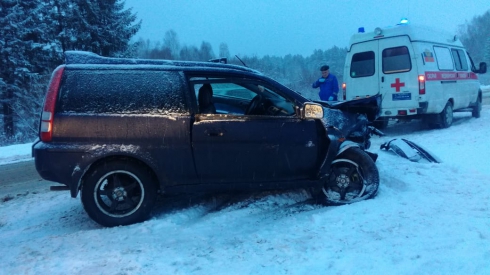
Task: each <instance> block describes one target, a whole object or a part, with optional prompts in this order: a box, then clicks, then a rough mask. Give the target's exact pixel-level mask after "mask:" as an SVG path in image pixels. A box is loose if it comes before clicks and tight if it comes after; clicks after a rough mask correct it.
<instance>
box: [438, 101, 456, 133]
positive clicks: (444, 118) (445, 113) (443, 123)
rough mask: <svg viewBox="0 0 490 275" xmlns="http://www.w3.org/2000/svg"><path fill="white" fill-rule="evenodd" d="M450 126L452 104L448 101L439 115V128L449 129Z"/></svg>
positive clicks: (451, 122)
mask: <svg viewBox="0 0 490 275" xmlns="http://www.w3.org/2000/svg"><path fill="white" fill-rule="evenodd" d="M451 124H453V104H452V103H451V102H449V101H448V102H447V103H446V107H444V110H442V112H441V113H440V114H439V126H440V127H441V128H449V127H450V126H451Z"/></svg>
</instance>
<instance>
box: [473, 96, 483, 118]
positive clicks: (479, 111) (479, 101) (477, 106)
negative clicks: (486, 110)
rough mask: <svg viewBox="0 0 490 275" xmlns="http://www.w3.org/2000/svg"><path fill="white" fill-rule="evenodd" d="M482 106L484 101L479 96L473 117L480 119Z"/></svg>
mask: <svg viewBox="0 0 490 275" xmlns="http://www.w3.org/2000/svg"><path fill="white" fill-rule="evenodd" d="M481 106H482V99H481V96H478V98H477V100H476V104H475V106H473V110H472V112H471V115H472V116H473V117H474V118H479V117H480V116H481V108H482V107H481Z"/></svg>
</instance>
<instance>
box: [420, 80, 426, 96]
mask: <svg viewBox="0 0 490 275" xmlns="http://www.w3.org/2000/svg"><path fill="white" fill-rule="evenodd" d="M419 95H425V75H419Z"/></svg>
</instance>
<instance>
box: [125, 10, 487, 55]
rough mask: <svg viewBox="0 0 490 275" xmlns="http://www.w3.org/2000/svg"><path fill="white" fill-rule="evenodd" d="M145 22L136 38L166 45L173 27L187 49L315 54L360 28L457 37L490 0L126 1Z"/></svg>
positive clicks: (346, 40) (342, 44) (344, 42)
mask: <svg viewBox="0 0 490 275" xmlns="http://www.w3.org/2000/svg"><path fill="white" fill-rule="evenodd" d="M126 7H128V8H129V7H133V12H136V13H137V15H138V17H139V18H140V19H142V20H143V24H142V27H141V30H140V31H139V33H138V34H137V35H136V38H140V37H141V38H144V39H150V40H151V41H163V37H164V34H165V32H166V31H168V30H170V29H173V30H174V31H175V32H176V33H177V36H178V38H179V41H180V44H181V46H183V45H188V46H197V47H200V45H201V43H202V41H207V42H209V43H211V45H212V47H213V50H214V52H215V54H218V53H219V45H220V43H222V42H224V43H226V44H228V48H229V50H230V53H231V54H232V55H234V54H239V55H242V56H243V55H248V56H251V55H257V56H263V55H277V56H283V55H286V54H302V55H304V56H307V55H311V54H312V53H313V50H315V49H323V50H326V49H329V48H331V47H332V46H339V47H346V46H347V45H348V43H349V39H350V36H351V35H352V34H353V33H356V32H357V29H358V28H359V27H364V28H365V29H366V31H372V30H374V28H376V27H385V26H393V25H396V24H397V23H398V22H399V20H400V19H401V18H402V17H406V18H408V19H409V21H410V22H411V23H413V24H418V25H427V26H431V27H433V28H441V29H443V30H446V31H448V32H451V33H454V34H456V32H457V30H458V26H459V25H461V24H464V23H465V22H470V21H471V19H473V17H474V16H479V15H482V14H484V13H485V12H486V11H487V10H489V9H490V1H489V0H437V1H430V0H410V1H408V0H405V1H396V0H364V1H359V0H355V1H354V0H346V1H327V0H324V1H319V0H302V1H292V0H268V1H263V0H205V1H203V0H179V1H177V0H126Z"/></svg>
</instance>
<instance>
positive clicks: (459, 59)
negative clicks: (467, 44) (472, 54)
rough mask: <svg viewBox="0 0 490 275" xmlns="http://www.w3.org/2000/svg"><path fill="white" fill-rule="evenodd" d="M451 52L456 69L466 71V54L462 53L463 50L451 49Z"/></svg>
mask: <svg viewBox="0 0 490 275" xmlns="http://www.w3.org/2000/svg"><path fill="white" fill-rule="evenodd" d="M451 53H452V54H453V59H454V65H456V70H458V71H467V70H468V62H467V61H466V55H465V54H464V51H463V50H459V49H452V50H451Z"/></svg>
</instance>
